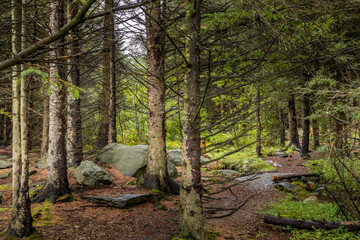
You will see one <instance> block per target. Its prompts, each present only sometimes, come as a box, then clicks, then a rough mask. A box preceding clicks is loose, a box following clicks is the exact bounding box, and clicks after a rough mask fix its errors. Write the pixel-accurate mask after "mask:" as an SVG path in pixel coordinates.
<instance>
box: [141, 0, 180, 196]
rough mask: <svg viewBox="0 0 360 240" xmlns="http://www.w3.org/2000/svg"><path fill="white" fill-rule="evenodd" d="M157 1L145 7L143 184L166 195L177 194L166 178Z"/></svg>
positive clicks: (161, 43)
mask: <svg viewBox="0 0 360 240" xmlns="http://www.w3.org/2000/svg"><path fill="white" fill-rule="evenodd" d="M163 14H164V12H162V8H161V1H160V0H156V1H153V2H151V3H149V4H147V6H146V46H147V68H148V69H147V70H148V76H147V82H148V109H149V111H148V136H149V155H148V165H147V169H146V175H145V180H144V185H145V187H146V188H147V189H156V190H160V191H163V192H166V193H177V194H178V193H179V186H177V184H175V183H174V182H173V181H172V179H171V178H170V176H169V173H168V170H167V161H166V131H165V128H166V126H165V87H166V85H165V82H164V81H165V80H164V57H165V49H164V37H165V33H164V31H166V30H165V22H164V21H163V17H162V15H163Z"/></svg>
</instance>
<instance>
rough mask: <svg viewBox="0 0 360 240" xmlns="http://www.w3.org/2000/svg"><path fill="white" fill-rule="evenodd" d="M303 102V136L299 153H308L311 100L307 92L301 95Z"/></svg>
mask: <svg viewBox="0 0 360 240" xmlns="http://www.w3.org/2000/svg"><path fill="white" fill-rule="evenodd" d="M303 103H304V123H303V125H304V126H303V137H302V144H301V155H304V154H307V153H309V144H310V119H309V117H310V113H311V102H310V98H309V95H308V94H305V95H304V97H303Z"/></svg>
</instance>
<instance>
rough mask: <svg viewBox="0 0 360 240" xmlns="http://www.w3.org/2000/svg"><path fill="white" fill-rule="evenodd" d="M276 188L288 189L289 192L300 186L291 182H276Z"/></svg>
mask: <svg viewBox="0 0 360 240" xmlns="http://www.w3.org/2000/svg"><path fill="white" fill-rule="evenodd" d="M275 188H277V189H279V190H285V191H288V192H292V191H294V190H296V189H298V188H299V186H296V185H294V184H291V183H289V182H281V183H278V184H275Z"/></svg>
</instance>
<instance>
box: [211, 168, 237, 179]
mask: <svg viewBox="0 0 360 240" xmlns="http://www.w3.org/2000/svg"><path fill="white" fill-rule="evenodd" d="M212 173H213V174H214V175H218V176H224V177H237V176H240V175H241V174H240V173H239V172H238V171H235V170H231V169H223V170H215V171H212Z"/></svg>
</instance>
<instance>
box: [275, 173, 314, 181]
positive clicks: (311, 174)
mask: <svg viewBox="0 0 360 240" xmlns="http://www.w3.org/2000/svg"><path fill="white" fill-rule="evenodd" d="M319 175H320V174H319V173H295V174H287V175H278V176H272V177H271V179H272V180H273V181H274V182H279V181H280V180H284V179H291V178H301V177H316V176H319Z"/></svg>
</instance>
